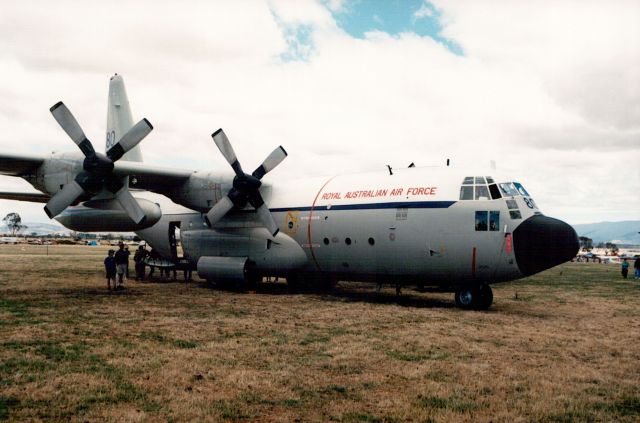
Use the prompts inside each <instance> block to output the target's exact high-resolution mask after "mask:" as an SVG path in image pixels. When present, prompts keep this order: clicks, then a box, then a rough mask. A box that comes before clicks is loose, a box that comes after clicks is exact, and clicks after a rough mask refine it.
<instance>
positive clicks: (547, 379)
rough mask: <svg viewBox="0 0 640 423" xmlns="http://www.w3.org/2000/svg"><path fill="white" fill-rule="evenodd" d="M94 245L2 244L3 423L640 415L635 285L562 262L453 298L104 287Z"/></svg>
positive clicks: (601, 269)
mask: <svg viewBox="0 0 640 423" xmlns="http://www.w3.org/2000/svg"><path fill="white" fill-rule="evenodd" d="M105 250H106V249H105V248H103V247H78V246H49V247H48V255H46V254H47V247H46V246H28V245H24V246H23V245H16V246H13V245H11V246H0V266H2V267H1V269H2V271H1V273H0V420H4V419H6V420H9V421H33V420H71V421H139V420H141V421H145V420H151V421H186V420H195V421H222V420H230V421H238V420H245V421H254V420H258V421H342V422H383V421H399V422H400V421H416V422H418V421H421V422H422V421H430V422H436V421H437V422H448V421H469V422H479V421H495V422H502V421H503V422H518V421H526V422H529V421H541V422H547V421H552V422H573V421H628V422H632V421H638V419H640V306H639V304H638V299H639V298H640V282H638V281H633V280H632V279H629V280H626V281H623V280H622V278H621V277H620V275H619V269H618V266H613V265H602V264H594V263H568V264H565V265H563V266H560V267H557V268H555V269H552V270H550V271H547V272H544V273H542V274H540V275H537V276H534V277H530V278H527V279H525V280H522V281H519V282H515V283H507V284H501V285H496V286H495V287H494V294H495V302H494V305H493V307H492V308H491V310H490V311H488V312H469V311H461V310H458V309H456V308H454V306H453V296H452V295H451V294H423V293H418V292H416V291H413V290H409V289H405V290H404V292H403V296H402V297H401V298H400V299H396V297H395V295H394V292H393V291H392V290H391V289H387V290H384V291H383V292H382V293H381V294H380V295H375V293H374V292H373V289H372V287H371V286H367V285H361V284H345V283H341V284H339V285H338V287H337V289H336V290H335V291H334V292H333V293H330V294H327V293H325V294H323V293H309V292H307V293H301V294H290V293H288V291H287V289H286V287H285V286H284V284H281V283H271V284H263V285H262V286H260V287H259V288H258V291H257V292H255V293H239V292H230V291H220V290H215V289H211V288H209V287H207V286H206V285H205V284H204V283H203V282H197V281H195V282H191V283H184V282H177V283H176V282H171V283H167V282H164V283H162V282H155V283H137V282H130V283H129V285H128V287H127V289H126V291H124V292H119V293H110V292H107V290H106V283H105V280H104V278H103V270H102V259H103V257H104V253H105Z"/></svg>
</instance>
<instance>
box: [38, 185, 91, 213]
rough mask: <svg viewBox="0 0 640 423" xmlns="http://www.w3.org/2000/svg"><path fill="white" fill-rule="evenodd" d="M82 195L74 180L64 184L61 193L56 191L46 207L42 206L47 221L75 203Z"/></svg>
mask: <svg viewBox="0 0 640 423" xmlns="http://www.w3.org/2000/svg"><path fill="white" fill-rule="evenodd" d="M83 193H84V189H83V188H82V187H81V186H80V184H78V183H77V182H76V181H75V180H74V181H71V182H69V183H68V184H66V185H65V186H64V187H63V188H62V190H61V191H58V192H57V193H56V195H54V196H53V197H51V199H50V200H49V202H48V203H47V205H46V206H44V212H45V213H46V214H47V216H49V219H53V218H54V217H55V216H57V215H59V214H60V213H62V211H63V210H64V209H66V208H67V207H69V206H70V205H71V204H72V203H73V202H74V201H76V199H77V198H78V197H80V196H81V195H82V194H83Z"/></svg>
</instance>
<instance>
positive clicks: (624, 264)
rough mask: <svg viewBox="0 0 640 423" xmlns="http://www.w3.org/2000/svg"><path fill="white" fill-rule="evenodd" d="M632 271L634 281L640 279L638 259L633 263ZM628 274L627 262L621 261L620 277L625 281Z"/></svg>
mask: <svg viewBox="0 0 640 423" xmlns="http://www.w3.org/2000/svg"><path fill="white" fill-rule="evenodd" d="M633 270H634V279H640V257H638V258H636V261H635V262H633ZM628 274H629V262H628V261H627V259H624V260H623V261H622V277H623V278H625V279H627V275H628Z"/></svg>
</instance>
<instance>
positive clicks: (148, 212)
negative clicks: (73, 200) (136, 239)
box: [55, 198, 162, 232]
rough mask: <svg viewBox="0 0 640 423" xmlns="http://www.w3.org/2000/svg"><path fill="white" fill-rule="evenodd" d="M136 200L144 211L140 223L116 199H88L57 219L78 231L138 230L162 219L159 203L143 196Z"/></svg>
mask: <svg viewBox="0 0 640 423" xmlns="http://www.w3.org/2000/svg"><path fill="white" fill-rule="evenodd" d="M135 201H136V202H137V203H138V205H139V206H140V208H141V209H142V211H143V212H144V219H142V222H140V223H139V224H137V223H135V222H134V221H133V220H131V218H130V217H129V216H128V215H127V212H126V211H125V210H124V209H123V208H122V207H121V206H120V203H119V202H118V201H117V200H115V199H105V200H91V201H86V202H84V203H82V205H80V206H77V207H68V208H67V209H66V210H65V211H64V212H62V213H61V214H59V215H58V216H56V218H55V219H56V220H57V221H58V222H60V223H61V224H62V225H64V226H65V227H67V228H69V229H71V230H73V231H78V232H131V231H138V230H141V229H145V228H148V227H150V226H153V225H154V224H156V223H157V222H158V221H159V220H160V217H161V216H162V211H161V210H160V206H159V205H158V204H156V203H154V202H152V201H149V200H145V199H142V198H136V199H135Z"/></svg>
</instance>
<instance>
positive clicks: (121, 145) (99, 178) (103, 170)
mask: <svg viewBox="0 0 640 423" xmlns="http://www.w3.org/2000/svg"><path fill="white" fill-rule="evenodd" d="M49 110H50V111H51V114H52V115H53V117H54V118H55V120H56V121H57V122H58V124H60V126H61V127H62V129H63V130H64V131H65V132H66V133H67V135H69V137H70V138H71V140H73V142H74V143H75V144H76V145H77V146H78V147H79V148H80V150H81V151H82V153H83V154H84V157H85V158H84V162H83V163H82V168H83V171H82V172H80V173H78V174H77V175H76V177H75V179H74V180H73V181H72V182H70V183H68V184H66V185H65V186H64V187H63V188H62V190H61V191H59V192H58V193H56V194H55V195H54V196H53V197H52V198H51V199H50V200H49V202H48V203H47V205H46V206H45V207H44V211H45V212H46V213H47V215H48V216H49V218H53V217H54V216H57V215H58V214H60V213H62V211H63V210H64V209H66V208H67V207H69V206H70V205H71V204H73V202H74V201H76V200H77V199H78V197H80V196H81V195H83V194H89V195H95V194H97V193H98V192H99V191H100V190H101V189H103V188H106V189H107V190H108V191H110V192H111V193H113V194H114V195H115V198H116V200H117V201H118V202H119V203H120V205H121V206H122V208H123V209H124V210H125V211H126V213H127V215H128V216H129V217H130V218H131V220H133V221H134V222H136V223H137V224H140V223H142V221H143V220H144V218H145V214H144V211H143V210H142V208H141V207H140V205H139V204H138V202H137V201H136V200H135V198H133V196H132V195H131V193H130V192H129V188H128V187H127V186H125V184H123V183H122V181H121V177H119V176H116V175H114V174H113V166H114V163H115V162H116V161H118V160H119V159H120V158H121V157H122V156H123V155H124V154H125V153H126V152H127V151H129V150H131V149H132V148H134V147H135V146H136V145H138V143H139V142H140V141H142V140H143V139H144V137H146V136H147V135H149V133H150V132H151V130H152V129H153V126H151V123H149V121H148V120H147V119H142V120H141V121H140V122H138V123H136V124H135V125H134V126H133V127H132V128H131V129H129V131H127V133H125V134H124V135H123V136H122V138H120V140H119V141H118V142H117V143H116V144H115V145H114V146H113V147H111V148H110V149H109V151H107V154H106V155H104V154H101V153H97V152H96V151H95V149H94V148H93V145H92V144H91V141H89V139H88V138H87V136H86V135H85V134H84V131H83V130H82V128H81V127H80V125H79V124H78V121H76V118H75V117H74V116H73V115H72V114H71V112H70V111H69V109H68V108H67V106H65V105H64V103H63V102H61V101H60V102H58V103H56V104H55V105H54V106H53V107H51V109H49Z"/></svg>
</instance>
